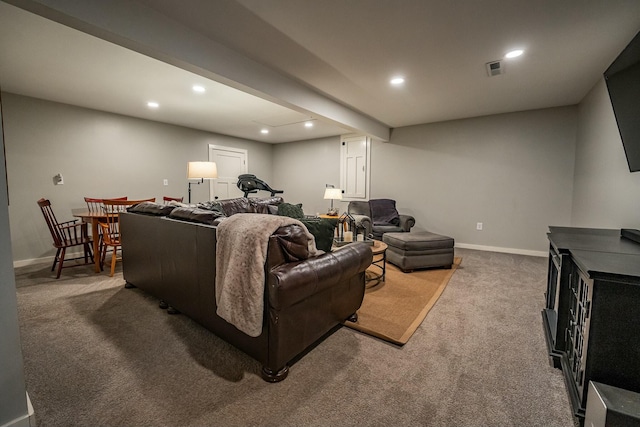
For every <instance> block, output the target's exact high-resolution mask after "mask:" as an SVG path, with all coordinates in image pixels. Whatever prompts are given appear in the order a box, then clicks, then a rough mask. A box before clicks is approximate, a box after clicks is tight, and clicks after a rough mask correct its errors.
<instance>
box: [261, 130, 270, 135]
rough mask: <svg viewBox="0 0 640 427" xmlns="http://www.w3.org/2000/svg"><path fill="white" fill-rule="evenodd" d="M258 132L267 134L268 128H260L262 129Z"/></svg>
mask: <svg viewBox="0 0 640 427" xmlns="http://www.w3.org/2000/svg"><path fill="white" fill-rule="evenodd" d="M260 133H263V134H265V135H266V134H268V133H269V129H262V130H261V131H260Z"/></svg>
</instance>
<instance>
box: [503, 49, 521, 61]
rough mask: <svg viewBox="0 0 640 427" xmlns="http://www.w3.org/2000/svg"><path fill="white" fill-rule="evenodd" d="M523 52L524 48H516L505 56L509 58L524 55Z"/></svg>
mask: <svg viewBox="0 0 640 427" xmlns="http://www.w3.org/2000/svg"><path fill="white" fill-rule="evenodd" d="M523 53H524V50H522V49H516V50H512V51H511V52H507V54H506V55H505V56H504V57H505V58H507V59H511V58H517V57H518V56H520V55H522V54H523Z"/></svg>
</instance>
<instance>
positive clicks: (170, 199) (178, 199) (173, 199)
mask: <svg viewBox="0 0 640 427" xmlns="http://www.w3.org/2000/svg"><path fill="white" fill-rule="evenodd" d="M183 200H184V197H169V196H163V197H162V201H163V202H164V203H165V204H167V203H169V202H180V203H182V201H183Z"/></svg>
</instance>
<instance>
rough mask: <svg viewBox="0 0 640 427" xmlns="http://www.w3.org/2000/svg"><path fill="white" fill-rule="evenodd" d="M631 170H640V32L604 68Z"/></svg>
mask: <svg viewBox="0 0 640 427" xmlns="http://www.w3.org/2000/svg"><path fill="white" fill-rule="evenodd" d="M604 78H605V81H606V83H607V90H608V91H609V98H611V105H612V106H613V113H614V115H615V116H616V122H617V123H618V130H619V131H620V137H621V138H622V145H623V146H624V152H625V155H626V156H627V164H628V165H629V171H631V172H637V171H640V32H639V33H638V34H636V36H635V37H634V38H633V40H631V42H630V43H629V45H627V47H626V48H625V49H624V50H623V51H622V53H620V55H619V56H618V57H617V58H616V60H615V61H613V63H612V64H611V65H610V66H609V68H607V70H606V71H605V72H604Z"/></svg>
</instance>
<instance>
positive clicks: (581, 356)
mask: <svg viewBox="0 0 640 427" xmlns="http://www.w3.org/2000/svg"><path fill="white" fill-rule="evenodd" d="M548 236H549V242H550V249H549V274H548V283H547V293H546V306H545V308H544V310H543V311H542V318H543V325H544V330H545V336H546V339H547V346H548V351H549V356H550V357H551V360H552V361H553V365H554V366H555V367H558V368H560V369H562V371H563V374H564V378H565V383H566V386H567V390H568V394H569V397H570V400H571V405H572V407H573V412H574V415H575V416H576V417H578V418H579V419H580V421H581V422H582V421H583V418H584V414H585V408H586V403H587V393H588V386H589V381H595V382H600V383H603V384H607V385H610V386H614V387H618V388H621V389H626V390H630V391H634V392H640V244H638V243H636V242H635V241H632V240H628V239H626V238H624V237H622V236H621V235H620V230H603V229H580V228H567V227H550V233H549V235H548Z"/></svg>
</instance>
